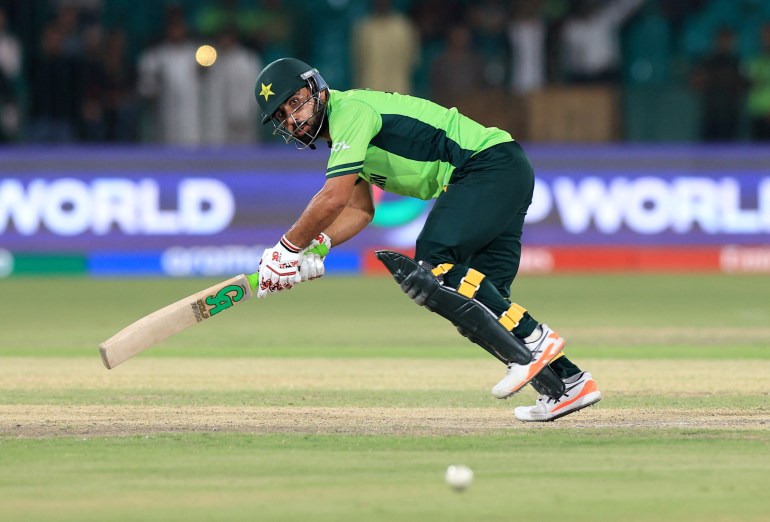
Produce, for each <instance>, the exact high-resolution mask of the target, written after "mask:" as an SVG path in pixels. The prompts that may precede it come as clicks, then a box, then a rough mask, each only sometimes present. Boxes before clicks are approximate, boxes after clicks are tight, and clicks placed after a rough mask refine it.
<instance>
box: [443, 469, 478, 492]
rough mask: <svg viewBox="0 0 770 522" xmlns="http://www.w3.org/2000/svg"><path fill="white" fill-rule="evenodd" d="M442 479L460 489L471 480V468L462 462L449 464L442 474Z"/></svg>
mask: <svg viewBox="0 0 770 522" xmlns="http://www.w3.org/2000/svg"><path fill="white" fill-rule="evenodd" d="M444 480H446V483H447V484H449V485H450V486H451V487H452V488H454V489H455V490H456V491H462V490H464V489H465V488H467V487H468V486H470V485H471V482H473V470H472V469H471V468H469V467H468V466H463V465H462V464H460V465H452V466H449V467H448V468H447V469H446V473H445V474H444Z"/></svg>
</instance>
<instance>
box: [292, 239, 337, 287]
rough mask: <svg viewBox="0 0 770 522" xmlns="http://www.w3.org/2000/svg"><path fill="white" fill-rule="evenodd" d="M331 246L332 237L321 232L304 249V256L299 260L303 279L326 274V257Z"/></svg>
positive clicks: (316, 277)
mask: <svg viewBox="0 0 770 522" xmlns="http://www.w3.org/2000/svg"><path fill="white" fill-rule="evenodd" d="M331 247H332V240H331V238H330V237H329V236H327V235H326V234H324V233H323V232H321V233H320V234H319V235H318V236H317V237H316V238H315V239H313V241H311V242H310V244H309V245H308V246H307V247H306V248H305V249H304V250H302V258H301V259H300V262H299V274H300V278H301V280H302V281H310V280H311V279H318V278H319V277H322V276H323V275H324V272H325V268H324V259H325V258H326V254H328V253H329V249H330V248H331Z"/></svg>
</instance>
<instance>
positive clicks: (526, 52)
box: [508, 0, 547, 94]
mask: <svg viewBox="0 0 770 522" xmlns="http://www.w3.org/2000/svg"><path fill="white" fill-rule="evenodd" d="M512 4H513V11H512V16H511V21H510V23H509V24H508V39H509V41H510V46H511V62H512V63H511V66H510V69H511V81H510V87H511V91H512V92H514V93H516V94H526V93H528V92H530V91H535V90H538V89H540V88H542V87H543V86H544V85H545V66H546V57H545V53H546V47H545V45H546V32H547V27H546V22H545V19H544V17H543V15H542V9H543V1H542V0H517V1H514V2H513V3H512Z"/></svg>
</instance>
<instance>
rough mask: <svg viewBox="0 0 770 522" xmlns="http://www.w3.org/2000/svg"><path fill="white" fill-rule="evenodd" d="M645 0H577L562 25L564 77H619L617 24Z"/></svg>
mask: <svg viewBox="0 0 770 522" xmlns="http://www.w3.org/2000/svg"><path fill="white" fill-rule="evenodd" d="M643 2H644V0H612V1H610V2H606V3H605V4H604V5H600V3H599V2H598V0H577V1H576V2H575V4H574V6H575V8H574V12H573V14H572V15H571V16H569V17H568V18H567V19H566V20H565V21H564V25H563V26H562V29H561V31H562V33H561V46H562V48H561V52H562V67H563V69H564V79H565V80H566V81H567V82H569V83H615V82H617V81H619V80H620V28H621V26H622V24H623V22H625V20H626V19H627V18H628V17H629V16H631V14H632V13H633V12H634V11H635V10H636V9H637V8H638V7H639V6H640V5H642V3H643Z"/></svg>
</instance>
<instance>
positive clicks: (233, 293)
mask: <svg viewBox="0 0 770 522" xmlns="http://www.w3.org/2000/svg"><path fill="white" fill-rule="evenodd" d="M244 294H245V292H244V291H243V287H242V286H240V285H227V286H225V287H224V288H222V289H221V290H219V292H217V293H216V294H214V295H210V296H208V297H207V298H206V304H207V305H209V306H210V307H211V309H210V310H209V313H210V314H211V315H216V314H218V313H219V312H221V311H222V310H227V309H228V308H230V307H231V306H233V304H235V303H237V302H238V301H240V300H241V299H243V296H244Z"/></svg>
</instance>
